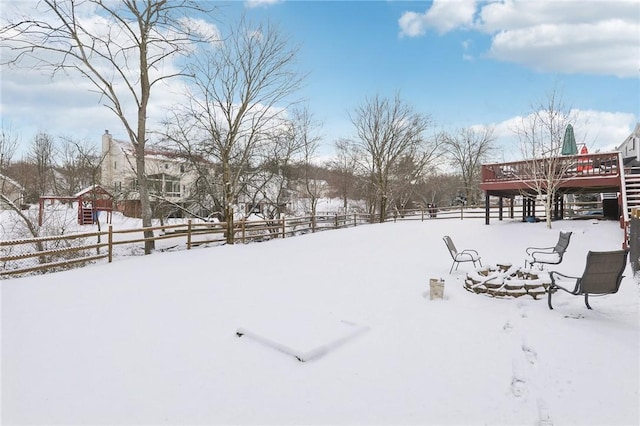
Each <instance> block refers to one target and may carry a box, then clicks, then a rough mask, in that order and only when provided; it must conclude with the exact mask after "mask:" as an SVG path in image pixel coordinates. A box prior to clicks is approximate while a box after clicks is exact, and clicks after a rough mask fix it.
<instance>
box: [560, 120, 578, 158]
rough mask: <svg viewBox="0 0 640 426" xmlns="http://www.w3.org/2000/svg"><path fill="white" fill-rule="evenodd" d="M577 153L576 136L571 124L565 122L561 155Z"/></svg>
mask: <svg viewBox="0 0 640 426" xmlns="http://www.w3.org/2000/svg"><path fill="white" fill-rule="evenodd" d="M577 153H578V146H577V145H576V137H575V136H574V135H573V126H571V124H567V129H566V130H565V131H564V140H563V141H562V155H576V154H577Z"/></svg>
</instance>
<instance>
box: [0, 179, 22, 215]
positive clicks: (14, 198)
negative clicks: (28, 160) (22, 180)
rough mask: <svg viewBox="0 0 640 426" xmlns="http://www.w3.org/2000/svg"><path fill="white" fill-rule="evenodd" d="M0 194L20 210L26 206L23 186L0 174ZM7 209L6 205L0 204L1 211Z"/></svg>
mask: <svg viewBox="0 0 640 426" xmlns="http://www.w3.org/2000/svg"><path fill="white" fill-rule="evenodd" d="M0 194H2V195H4V196H5V197H7V198H8V199H9V201H11V202H12V203H13V204H15V205H16V206H17V207H18V208H20V206H21V205H22V204H24V188H23V187H22V185H20V184H19V183H18V182H16V181H15V180H13V179H11V178H9V177H7V176H5V175H2V174H0ZM6 207H7V206H6V203H3V202H0V209H3V208H6Z"/></svg>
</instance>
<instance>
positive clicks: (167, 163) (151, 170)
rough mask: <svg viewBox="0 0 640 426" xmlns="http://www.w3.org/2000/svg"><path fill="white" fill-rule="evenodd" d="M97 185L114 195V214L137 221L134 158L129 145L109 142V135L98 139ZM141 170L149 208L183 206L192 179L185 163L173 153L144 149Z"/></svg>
mask: <svg viewBox="0 0 640 426" xmlns="http://www.w3.org/2000/svg"><path fill="white" fill-rule="evenodd" d="M102 158H103V161H102V165H101V184H102V187H104V188H106V189H108V190H109V191H110V192H111V193H113V194H114V196H115V198H116V200H117V210H119V211H121V212H123V213H124V214H125V215H127V216H132V217H140V215H141V209H140V194H139V193H138V179H137V175H136V155H135V151H134V149H133V146H132V145H131V143H130V142H124V141H119V140H116V139H114V138H113V136H112V135H111V134H109V131H108V130H107V131H105V133H104V135H102ZM145 167H146V174H147V180H148V183H149V191H150V194H151V195H152V196H153V195H155V196H157V197H156V198H155V199H154V200H152V205H158V204H159V203H160V201H159V200H161V199H162V200H166V201H168V202H170V203H174V204H175V205H178V206H183V207H184V206H185V204H186V203H187V201H188V199H189V195H190V189H191V187H192V185H193V183H194V182H195V179H196V176H195V174H194V173H192V172H190V171H189V170H188V167H187V162H186V160H185V159H184V158H182V157H181V156H179V155H178V154H177V153H176V152H171V151H167V150H164V151H161V150H153V149H148V150H147V151H146V152H145Z"/></svg>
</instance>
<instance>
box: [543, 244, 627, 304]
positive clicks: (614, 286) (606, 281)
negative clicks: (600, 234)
mask: <svg viewBox="0 0 640 426" xmlns="http://www.w3.org/2000/svg"><path fill="white" fill-rule="evenodd" d="M628 253H629V251H628V250H615V251H590V252H589V253H587V264H586V266H585V268H584V272H583V273H582V276H581V277H570V276H568V275H564V274H561V273H559V272H556V271H551V272H550V273H549V276H550V277H551V284H550V285H549V289H548V292H549V297H548V304H549V309H553V307H552V306H551V295H552V294H553V292H554V291H555V290H563V291H566V292H567V293H569V294H573V295H575V296H579V295H583V294H584V303H585V305H587V308H589V309H591V306H589V295H590V294H591V295H597V296H603V295H605V294H613V293H616V292H617V291H618V289H619V288H620V282H622V278H623V275H622V273H623V272H624V269H625V267H626V266H627V255H628ZM559 278H565V279H567V278H569V279H571V280H575V287H574V288H573V290H568V289H566V288H564V287H562V286H560V285H559V284H558V281H564V280H561V279H559Z"/></svg>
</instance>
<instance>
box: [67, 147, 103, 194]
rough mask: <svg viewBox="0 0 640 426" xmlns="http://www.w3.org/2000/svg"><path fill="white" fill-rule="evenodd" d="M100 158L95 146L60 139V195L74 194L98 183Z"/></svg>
mask: <svg viewBox="0 0 640 426" xmlns="http://www.w3.org/2000/svg"><path fill="white" fill-rule="evenodd" d="M100 160H101V159H100V156H99V155H98V153H97V149H96V147H95V146H92V145H91V144H89V143H86V142H80V141H75V140H73V139H72V138H68V137H64V138H62V144H61V146H60V161H59V163H60V164H59V166H58V173H59V175H60V177H61V179H60V182H59V183H58V187H59V192H60V193H62V194H68V195H71V194H75V193H77V192H78V191H80V190H82V189H83V188H86V187H88V186H90V185H96V184H98V182H99V177H100V176H99V171H100Z"/></svg>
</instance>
